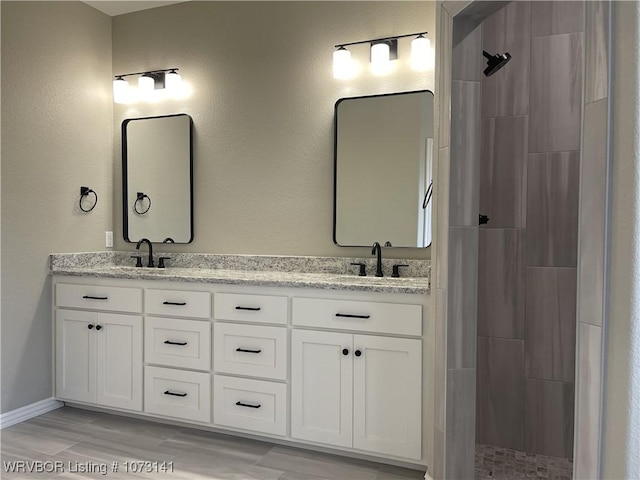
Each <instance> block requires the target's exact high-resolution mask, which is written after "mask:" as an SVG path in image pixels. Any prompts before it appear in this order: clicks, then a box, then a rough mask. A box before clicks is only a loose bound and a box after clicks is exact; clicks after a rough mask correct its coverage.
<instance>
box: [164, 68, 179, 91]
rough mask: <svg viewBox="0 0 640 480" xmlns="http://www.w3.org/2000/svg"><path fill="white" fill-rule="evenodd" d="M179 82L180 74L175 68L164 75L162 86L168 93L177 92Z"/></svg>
mask: <svg viewBox="0 0 640 480" xmlns="http://www.w3.org/2000/svg"><path fill="white" fill-rule="evenodd" d="M181 83H182V76H181V75H180V74H179V73H178V72H176V71H175V70H171V71H170V72H169V73H167V74H166V75H165V76H164V88H166V89H167V91H168V92H169V93H170V94H175V93H178V92H179V90H180V84H181Z"/></svg>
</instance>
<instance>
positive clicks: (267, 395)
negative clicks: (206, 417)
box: [213, 375, 287, 435]
mask: <svg viewBox="0 0 640 480" xmlns="http://www.w3.org/2000/svg"><path fill="white" fill-rule="evenodd" d="M213 422H214V423H215V424H217V425H225V426H227V427H234V428H242V429H244V430H252V431H255V432H263V433H270V434H273V435H286V434H287V386H286V385H285V384H283V383H274V382H265V381H261V380H249V379H246V378H234V377H225V376H224V375H214V376H213Z"/></svg>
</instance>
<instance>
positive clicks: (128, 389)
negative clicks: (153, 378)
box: [94, 313, 142, 411]
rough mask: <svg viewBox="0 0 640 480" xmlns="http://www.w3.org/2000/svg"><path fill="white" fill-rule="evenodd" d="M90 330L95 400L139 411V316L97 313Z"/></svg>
mask: <svg viewBox="0 0 640 480" xmlns="http://www.w3.org/2000/svg"><path fill="white" fill-rule="evenodd" d="M98 327H99V329H98ZM94 330H96V331H95V336H96V340H97V348H96V366H97V372H98V374H97V395H96V400H97V403H98V404H100V405H105V406H110V407H117V408H125V409H128V410H138V411H141V410H142V317H140V316H137V315H117V314H111V313H99V314H98V323H97V326H96V329H94Z"/></svg>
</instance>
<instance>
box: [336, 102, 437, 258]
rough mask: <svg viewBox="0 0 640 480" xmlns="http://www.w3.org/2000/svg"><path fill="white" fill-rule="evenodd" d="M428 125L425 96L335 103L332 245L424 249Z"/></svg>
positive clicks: (430, 131) (430, 126) (429, 166)
mask: <svg viewBox="0 0 640 480" xmlns="http://www.w3.org/2000/svg"><path fill="white" fill-rule="evenodd" d="M433 119H434V115H433V92H431V91H429V90H419V91H412V92H401V93H391V94H385V95H372V96H362V97H349V98H341V99H340V100H338V101H337V102H336V104H335V131H334V134H335V137H334V138H335V148H334V155H335V156H334V160H335V170H334V187H335V188H334V217H333V218H334V223H333V241H334V242H335V244H336V245H338V246H343V247H360V246H371V245H372V244H373V242H379V243H380V244H381V245H385V246H388V247H389V246H392V247H413V248H424V247H428V246H429V245H430V244H431V205H432V201H431V192H432V187H433V182H432V180H433V177H432V163H433V160H432V159H433Z"/></svg>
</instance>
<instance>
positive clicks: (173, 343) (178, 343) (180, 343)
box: [164, 340, 187, 347]
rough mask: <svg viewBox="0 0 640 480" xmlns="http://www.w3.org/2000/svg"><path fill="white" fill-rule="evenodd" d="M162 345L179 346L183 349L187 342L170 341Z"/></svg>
mask: <svg viewBox="0 0 640 480" xmlns="http://www.w3.org/2000/svg"><path fill="white" fill-rule="evenodd" d="M164 343H166V344H167V345H180V346H181V347H184V346H185V345H186V344H187V342H172V341H171V340H165V341H164Z"/></svg>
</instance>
